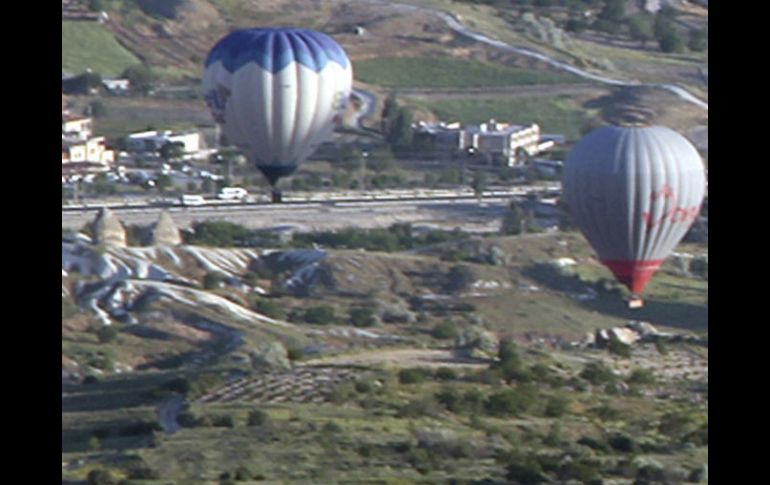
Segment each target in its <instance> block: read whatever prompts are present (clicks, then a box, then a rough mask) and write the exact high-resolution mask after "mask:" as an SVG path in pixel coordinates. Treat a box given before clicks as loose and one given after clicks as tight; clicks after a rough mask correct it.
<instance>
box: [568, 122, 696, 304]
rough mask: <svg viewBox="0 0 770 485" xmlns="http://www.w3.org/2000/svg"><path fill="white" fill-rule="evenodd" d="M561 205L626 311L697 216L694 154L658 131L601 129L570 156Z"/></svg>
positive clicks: (663, 129)
mask: <svg viewBox="0 0 770 485" xmlns="http://www.w3.org/2000/svg"><path fill="white" fill-rule="evenodd" d="M562 183H563V190H564V194H563V197H564V201H565V202H566V203H567V207H568V211H569V213H570V215H571V217H572V219H573V221H574V223H575V225H576V226H577V227H578V228H579V229H580V230H581V231H582V232H583V234H584V235H585V237H586V239H587V240H588V242H589V243H590V244H591V246H592V247H593V248H594V250H595V251H596V253H597V254H598V256H599V259H600V261H601V262H602V263H603V264H604V265H605V266H606V267H607V268H609V269H610V271H612V273H613V274H614V275H615V277H616V278H617V279H618V281H620V282H621V283H623V284H624V285H625V286H626V287H628V289H629V290H630V291H631V293H632V296H631V298H630V300H629V306H630V307H632V308H634V307H639V306H641V305H642V303H643V302H642V300H641V297H640V296H639V295H640V294H641V292H642V291H643V290H644V287H645V285H646V284H647V282H648V281H649V280H650V278H651V277H652V276H653V275H654V274H655V272H656V271H657V269H658V268H659V267H660V265H661V264H662V263H663V261H664V260H665V259H666V257H668V255H669V254H670V253H671V252H672V251H673V249H674V248H675V247H676V245H677V244H679V241H681V240H682V238H683V237H684V236H685V234H686V233H687V231H688V230H689V229H690V226H691V225H692V224H693V223H694V222H695V220H696V218H697V217H698V214H699V213H700V206H701V203H702V201H703V196H704V191H705V186H706V176H705V171H704V167H703V162H702V161H701V158H700V156H699V155H698V152H697V151H696V150H695V148H694V147H693V146H692V145H691V144H690V142H688V141H687V139H685V138H684V137H683V136H682V135H680V134H678V133H676V132H675V131H673V130H671V129H669V128H666V127H663V126H649V125H645V126H604V127H601V128H598V129H596V130H594V131H592V132H591V133H589V134H588V135H586V136H585V137H584V138H583V139H581V140H580V141H579V142H578V143H577V144H576V145H575V146H574V148H573V149H572V150H571V151H570V153H569V156H568V157H567V161H566V163H565V166H564V174H563V180H562Z"/></svg>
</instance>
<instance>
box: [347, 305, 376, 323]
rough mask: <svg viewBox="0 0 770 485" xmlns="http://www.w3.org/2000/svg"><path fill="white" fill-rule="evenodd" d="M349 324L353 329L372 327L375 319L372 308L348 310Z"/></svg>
mask: <svg viewBox="0 0 770 485" xmlns="http://www.w3.org/2000/svg"><path fill="white" fill-rule="evenodd" d="M350 323H351V325H353V326H354V327H373V326H374V325H376V324H377V317H376V316H375V314H374V310H373V309H372V308H353V309H351V310H350Z"/></svg>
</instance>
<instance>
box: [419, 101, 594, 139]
mask: <svg viewBox="0 0 770 485" xmlns="http://www.w3.org/2000/svg"><path fill="white" fill-rule="evenodd" d="M410 103H411V104H414V105H417V106H420V107H422V108H427V109H429V110H431V111H432V112H434V113H435V114H436V115H437V116H438V117H439V119H442V120H445V121H459V122H461V123H463V124H468V123H481V122H484V121H487V120H489V119H490V118H494V119H496V120H500V121H502V122H509V123H517V124H527V123H537V124H538V125H540V129H541V130H542V131H543V132H544V133H561V134H564V135H565V136H566V137H567V139H568V140H576V139H578V138H580V136H581V128H582V127H584V126H585V125H587V124H588V123H589V122H590V121H591V119H592V118H593V117H594V112H593V111H592V110H589V109H586V108H583V107H582V106H581V105H580V103H579V102H577V101H575V100H574V99H573V98H571V97H569V96H558V97H531V98H511V97H504V96H495V97H478V98H466V99H444V100H437V101H433V100H431V101H410Z"/></svg>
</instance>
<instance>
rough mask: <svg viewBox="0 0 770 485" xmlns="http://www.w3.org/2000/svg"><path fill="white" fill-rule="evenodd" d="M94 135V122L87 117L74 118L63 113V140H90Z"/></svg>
mask: <svg viewBox="0 0 770 485" xmlns="http://www.w3.org/2000/svg"><path fill="white" fill-rule="evenodd" d="M92 134H93V122H92V121H91V118H89V117H87V116H74V115H70V114H68V113H62V117H61V136H62V139H65V138H66V139H76V140H88V139H89V138H91V135H92Z"/></svg>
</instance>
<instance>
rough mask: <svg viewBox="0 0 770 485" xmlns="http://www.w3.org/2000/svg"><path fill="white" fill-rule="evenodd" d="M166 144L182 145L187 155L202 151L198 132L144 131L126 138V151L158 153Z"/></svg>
mask: <svg viewBox="0 0 770 485" xmlns="http://www.w3.org/2000/svg"><path fill="white" fill-rule="evenodd" d="M166 143H181V144H182V145H183V147H184V151H185V152H186V153H195V152H198V151H199V150H200V149H201V135H200V133H197V132H188V133H172V132H171V131H167V130H166V131H143V132H140V133H133V134H131V135H128V137H127V138H126V149H127V150H129V151H134V152H157V151H159V150H160V149H161V147H162V146H163V145H165V144H166Z"/></svg>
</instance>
